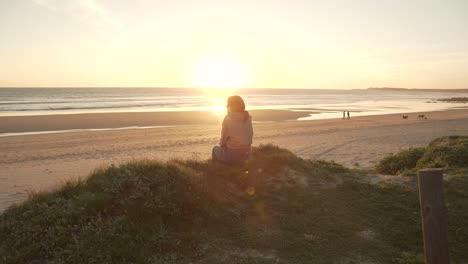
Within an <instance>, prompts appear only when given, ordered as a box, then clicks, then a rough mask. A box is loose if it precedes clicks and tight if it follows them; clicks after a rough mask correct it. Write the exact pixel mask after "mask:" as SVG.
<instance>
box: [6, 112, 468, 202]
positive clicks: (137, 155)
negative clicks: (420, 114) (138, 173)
mask: <svg viewBox="0 0 468 264" xmlns="http://www.w3.org/2000/svg"><path fill="white" fill-rule="evenodd" d="M426 114H427V115H428V117H429V120H418V119H417V118H416V115H410V118H409V120H403V119H402V118H401V115H385V116H369V117H358V118H353V119H351V120H342V119H329V120H318V121H301V122H290V121H276V122H267V123H256V124H254V130H255V136H254V145H258V144H262V143H274V144H277V145H279V146H281V147H284V148H288V149H290V150H291V151H293V152H294V153H296V154H298V155H299V156H301V157H304V158H312V159H324V160H335V161H336V162H339V163H342V164H344V165H346V166H349V167H362V168H371V167H373V166H374V164H375V163H376V162H377V161H378V160H379V159H380V158H382V157H383V156H385V155H387V154H389V153H391V152H397V151H399V150H401V149H405V148H409V147H412V146H420V145H424V144H427V143H428V142H430V141H431V140H433V139H435V138H437V137H441V136H446V135H468V110H451V111H444V112H431V113H426ZM62 118H65V116H64V117H62ZM254 118H255V115H254ZM12 120H13V119H12ZM23 126H25V125H23ZM219 130H220V126H219V125H190V126H176V127H166V128H152V129H141V130H118V131H96V132H77V133H58V134H43V135H29V136H13V137H0V146H1V149H2V151H1V152H0V167H1V170H0V181H1V182H2V184H1V185H0V210H3V209H5V208H6V207H7V206H9V205H11V204H12V203H15V202H20V201H22V200H24V199H25V198H26V197H27V195H28V192H30V191H31V190H41V189H48V188H52V187H53V186H55V185H57V184H59V183H61V182H63V181H65V180H67V179H70V178H76V177H85V176H86V175H87V174H89V173H90V172H91V171H92V170H93V169H95V168H96V167H97V166H103V165H108V164H112V163H119V162H123V161H128V160H131V159H144V158H148V159H171V158H187V157H194V158H200V159H205V158H208V157H209V156H210V153H211V147H212V146H213V145H214V144H216V143H217V141H218V138H219V133H220V131H219Z"/></svg>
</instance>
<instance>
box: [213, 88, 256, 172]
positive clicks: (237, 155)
mask: <svg viewBox="0 0 468 264" xmlns="http://www.w3.org/2000/svg"><path fill="white" fill-rule="evenodd" d="M226 107H227V112H228V114H227V115H226V116H225V117H224V120H223V128H222V130H221V140H220V141H219V146H215V147H213V151H212V157H213V160H217V161H220V162H223V163H227V164H239V163H242V162H243V161H245V160H247V159H248V158H249V156H250V152H251V147H250V146H251V145H252V137H253V128H252V117H251V116H250V114H249V112H247V111H245V103H244V100H242V98H241V97H240V96H237V95H235V96H231V97H229V98H228V100H227V106H226Z"/></svg>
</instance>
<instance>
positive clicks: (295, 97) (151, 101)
mask: <svg viewBox="0 0 468 264" xmlns="http://www.w3.org/2000/svg"><path fill="white" fill-rule="evenodd" d="M233 94H238V95H241V96H242V97H243V98H244V100H245V102H246V105H247V108H248V109H289V110H291V111H312V112H313V113H312V114H311V115H310V116H309V117H306V118H302V119H303V120H307V119H324V118H337V117H341V114H342V112H343V111H350V112H351V114H352V116H363V115H378V114H390V113H414V112H425V111H438V110H446V109H452V108H459V107H463V106H464V105H463V104H461V105H460V104H455V103H449V102H440V101H437V100H438V99H442V98H451V97H460V96H464V95H463V94H460V93H453V92H427V91H424V92H423V91H389V90H374V89H362V90H325V89H239V90H226V89H210V90H208V89H185V88H0V116H21V115H22V116H29V115H51V114H52V115H53V114H75V113H103V112H148V111H198V110H221V111H222V110H223V109H224V104H225V101H226V98H227V97H228V96H230V95H233ZM465 96H466V94H465Z"/></svg>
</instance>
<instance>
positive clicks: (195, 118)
mask: <svg viewBox="0 0 468 264" xmlns="http://www.w3.org/2000/svg"><path fill="white" fill-rule="evenodd" d="M310 113H314V111H301V112H295V111H289V110H276V109H269V110H251V111H250V114H251V115H253V116H254V121H255V122H276V121H287V120H296V119H299V118H303V117H307V116H309V114H310ZM224 115H225V113H224V112H214V111H174V112H116V113H83V114H65V115H33V116H0V135H1V134H2V133H25V132H44V131H51V132H52V131H66V130H86V129H89V130H92V129H104V130H111V129H122V128H129V129H132V128H139V127H142V128H145V127H148V128H151V127H168V126H188V125H216V124H219V123H221V121H222V119H223V117H224Z"/></svg>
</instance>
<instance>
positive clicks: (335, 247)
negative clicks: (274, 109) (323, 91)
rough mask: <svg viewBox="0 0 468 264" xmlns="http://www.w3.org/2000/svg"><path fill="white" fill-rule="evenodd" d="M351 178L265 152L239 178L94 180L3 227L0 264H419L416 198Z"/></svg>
mask: <svg viewBox="0 0 468 264" xmlns="http://www.w3.org/2000/svg"><path fill="white" fill-rule="evenodd" d="M356 173H357V172H353V171H350V170H348V169H347V168H345V167H343V166H341V165H339V164H337V163H334V162H326V161H311V160H304V159H301V158H299V157H297V156H295V155H294V154H292V153H291V152H289V151H288V150H285V149H280V148H278V147H275V146H272V145H261V146H259V147H258V148H255V149H254V152H253V158H252V160H251V161H249V162H248V163H246V164H245V165H243V166H242V167H229V166H225V165H222V164H218V163H213V162H211V161H198V160H173V161H169V162H165V163H162V162H159V161H151V160H146V161H136V162H131V163H127V164H123V165H120V166H110V167H107V168H101V169H98V170H96V171H95V172H94V173H93V174H92V175H90V176H89V177H88V178H87V179H84V180H80V181H75V182H69V183H67V184H66V185H64V186H62V187H61V188H59V189H57V190H55V191H52V192H44V193H39V194H36V195H34V196H32V197H31V198H30V199H29V200H28V201H26V202H25V203H22V204H20V205H17V206H13V207H11V208H9V209H8V210H7V211H5V212H4V213H3V214H2V215H0V237H1V238H2V240H0V262H1V263H360V262H366V261H369V262H372V263H422V239H421V225H420V216H419V206H418V195H417V191H416V190H415V188H414V186H412V185H408V186H403V185H373V184H369V183H367V182H365V181H362V180H359V179H360V178H361V176H363V175H356ZM446 187H447V188H446V189H447V202H448V204H449V216H450V222H449V223H450V224H449V232H450V234H449V236H450V242H451V247H450V250H451V257H452V259H453V260H455V261H467V260H468V253H467V252H466V250H465V249H466V248H468V241H467V238H468V231H467V229H466V228H465V227H466V226H467V225H468V212H467V210H466V208H468V207H467V206H468V198H467V196H466V194H465V192H466V190H467V188H468V182H467V180H466V177H458V178H456V179H454V180H453V181H450V182H448V183H447V186H446Z"/></svg>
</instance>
